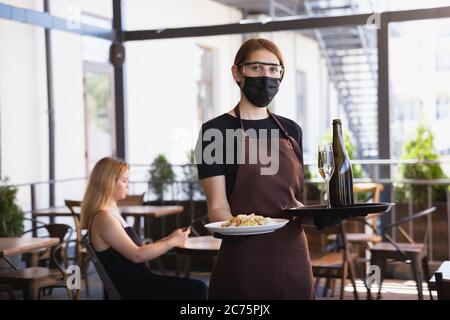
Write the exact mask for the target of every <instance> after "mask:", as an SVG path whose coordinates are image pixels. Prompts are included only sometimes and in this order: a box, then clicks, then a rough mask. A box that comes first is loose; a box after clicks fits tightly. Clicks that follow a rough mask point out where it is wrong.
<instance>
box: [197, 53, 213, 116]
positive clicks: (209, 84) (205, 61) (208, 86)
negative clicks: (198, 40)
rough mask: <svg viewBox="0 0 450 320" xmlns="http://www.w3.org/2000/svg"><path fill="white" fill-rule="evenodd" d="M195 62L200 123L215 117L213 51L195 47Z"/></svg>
mask: <svg viewBox="0 0 450 320" xmlns="http://www.w3.org/2000/svg"><path fill="white" fill-rule="evenodd" d="M196 60H197V67H196V69H197V71H196V81H197V115H198V121H200V122H201V123H203V122H205V121H208V120H209V119H211V118H212V117H213V116H214V115H215V112H214V111H215V110H214V106H213V79H212V76H213V73H212V61H213V50H212V49H210V48H206V47H203V46H197V47H196Z"/></svg>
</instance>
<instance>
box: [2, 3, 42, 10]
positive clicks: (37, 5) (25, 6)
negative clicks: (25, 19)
mask: <svg viewBox="0 0 450 320" xmlns="http://www.w3.org/2000/svg"><path fill="white" fill-rule="evenodd" d="M2 4H7V5H10V6H13V7H18V8H23V9H29V10H35V11H44V1H43V0H2Z"/></svg>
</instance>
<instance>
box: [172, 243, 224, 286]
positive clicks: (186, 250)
mask: <svg viewBox="0 0 450 320" xmlns="http://www.w3.org/2000/svg"><path fill="white" fill-rule="evenodd" d="M221 243H222V240H221V239H218V238H214V237H213V236H203V237H191V238H188V239H187V240H186V242H185V243H184V245H181V246H177V247H175V248H174V250H175V252H177V253H179V254H182V255H184V257H185V265H184V275H185V277H186V278H189V275H190V264H191V256H211V257H213V258H215V257H216V256H217V253H218V252H219V249H220V245H221ZM179 269H180V268H179V266H177V275H179Z"/></svg>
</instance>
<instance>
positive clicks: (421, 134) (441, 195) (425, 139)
mask: <svg viewBox="0 0 450 320" xmlns="http://www.w3.org/2000/svg"><path fill="white" fill-rule="evenodd" d="M403 149H404V153H403V154H402V156H401V159H404V160H408V159H414V160H415V159H417V160H438V159H439V155H438V154H437V153H436V152H435V151H434V136H433V133H432V131H431V130H430V129H429V128H427V127H426V126H425V125H424V124H420V125H419V126H418V127H417V131H416V133H415V136H414V137H412V138H411V139H409V140H408V141H406V142H405V144H404V146H403ZM398 178H399V179H418V180H433V179H445V178H446V175H445V174H444V171H443V170H442V168H441V165H440V164H439V163H431V164H430V163H417V164H401V165H400V166H399V173H398ZM394 188H395V189H394V190H395V197H396V200H397V201H399V202H406V201H408V199H409V198H412V199H413V202H414V203H416V204H425V203H427V201H428V191H427V186H423V185H422V186H421V185H410V184H402V183H396V184H394ZM446 192H447V188H446V186H441V185H433V186H432V193H433V200H434V201H445V199H446Z"/></svg>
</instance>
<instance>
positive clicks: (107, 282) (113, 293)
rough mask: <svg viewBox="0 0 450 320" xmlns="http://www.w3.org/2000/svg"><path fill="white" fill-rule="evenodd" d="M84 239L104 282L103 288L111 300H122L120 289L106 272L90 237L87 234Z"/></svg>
mask: <svg viewBox="0 0 450 320" xmlns="http://www.w3.org/2000/svg"><path fill="white" fill-rule="evenodd" d="M82 241H83V245H84V246H85V247H86V250H87V252H88V254H89V258H90V259H91V261H92V263H93V264H94V267H95V270H97V273H98V275H99V277H100V280H101V281H102V283H103V288H104V290H105V292H106V293H107V296H108V299H109V300H121V297H120V294H119V291H117V289H116V287H115V285H114V283H113V282H112V280H111V278H110V277H109V276H108V274H107V273H106V270H105V268H104V267H103V265H102V263H101V262H100V259H99V258H98V256H97V253H96V252H95V250H94V248H93V247H92V245H91V242H90V240H89V237H88V236H85V237H84V239H83V240H82Z"/></svg>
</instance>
